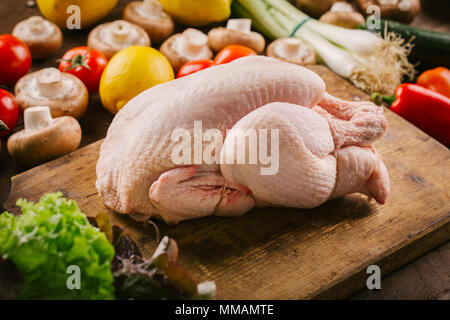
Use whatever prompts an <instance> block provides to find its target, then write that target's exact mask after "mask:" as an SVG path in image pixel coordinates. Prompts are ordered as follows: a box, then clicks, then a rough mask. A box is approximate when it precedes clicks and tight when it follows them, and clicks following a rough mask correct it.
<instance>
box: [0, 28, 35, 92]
mask: <svg viewBox="0 0 450 320" xmlns="http://www.w3.org/2000/svg"><path fill="white" fill-rule="evenodd" d="M30 67H31V53H30V50H29V49H28V47H27V45H26V44H25V43H23V42H22V41H21V40H19V39H17V38H16V37H14V36H12V35H10V34H2V35H0V84H5V85H7V84H13V83H15V82H17V80H19V79H20V78H22V77H23V76H24V75H26V74H27V72H28V70H30Z"/></svg>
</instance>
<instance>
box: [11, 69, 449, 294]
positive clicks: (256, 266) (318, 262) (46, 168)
mask: <svg viewBox="0 0 450 320" xmlns="http://www.w3.org/2000/svg"><path fill="white" fill-rule="evenodd" d="M312 69H313V70H314V71H316V72H317V73H319V74H320V75H321V76H322V78H323V79H324V80H325V82H326V84H327V90H328V91H329V92H330V93H332V94H334V95H336V96H338V97H341V98H344V99H349V100H359V99H364V98H367V97H366V95H365V94H364V93H362V92H361V91H359V90H357V89H356V88H354V87H353V86H351V85H350V84H349V83H348V82H346V81H345V80H343V79H341V78H339V77H338V76H336V75H335V74H334V73H332V72H331V71H329V70H328V69H327V68H325V67H323V66H314V67H312ZM387 117H388V121H389V129H388V132H387V135H386V136H385V137H384V138H383V139H382V141H381V142H380V143H378V145H377V148H378V149H379V151H380V152H381V154H382V155H383V159H384V161H385V163H386V166H387V168H388V170H389V172H390V176H391V183H392V196H391V198H390V200H389V201H388V203H387V204H386V205H384V206H380V205H377V204H375V203H373V202H368V201H367V198H366V197H365V196H361V195H352V196H349V197H346V198H343V199H338V200H333V201H330V202H328V203H326V204H324V205H322V206H320V207H318V208H315V209H312V210H298V209H281V208H262V209H256V210H252V211H251V212H250V213H248V214H246V215H244V216H243V217H239V218H221V217H206V218H201V219H196V220H190V221H185V222H182V223H180V224H178V225H176V226H172V227H170V226H167V225H166V224H165V223H164V222H158V226H159V228H160V230H161V233H162V234H164V235H165V234H167V235H169V236H171V237H173V238H174V239H175V240H176V241H177V242H178V244H179V246H180V256H181V258H180V263H181V264H182V265H183V266H184V267H186V269H187V270H188V271H190V272H191V273H192V274H193V275H194V277H195V278H196V279H198V280H207V279H214V280H215V281H216V283H217V286H218V298H223V299H304V298H344V297H348V296H350V295H351V294H353V293H355V292H356V291H357V290H359V289H361V288H363V287H364V286H365V284H366V278H367V275H366V273H365V270H366V268H367V267H368V266H369V265H372V264H377V265H379V266H380V267H381V270H382V272H383V274H387V273H389V272H392V271H393V270H395V269H396V268H398V267H399V266H401V265H403V264H405V263H407V262H409V261H411V260H412V259H414V258H416V257H417V256H419V255H422V254H424V253H425V252H427V251H429V250H430V249H432V248H434V247H435V246H437V245H439V244H440V243H443V242H445V241H447V240H448V239H449V237H450V193H449V190H450V188H449V185H450V172H449V170H446V169H448V168H449V167H450V152H449V151H448V149H447V148H445V147H444V146H442V145H441V144H439V143H437V142H436V141H434V140H433V139H431V138H429V137H428V136H426V135H425V134H424V133H422V132H421V131H420V130H418V129H416V128H415V127H414V126H412V125H410V124H408V123H407V122H406V121H405V120H403V119H401V118H400V117H398V116H397V115H395V114H394V113H392V112H390V111H387ZM100 144H101V141H99V142H96V143H94V144H91V145H89V146H88V147H85V148H83V149H81V150H78V151H76V152H74V153H72V154H70V155H68V156H65V157H62V158H60V159H57V160H55V161H53V162H50V163H47V164H44V165H42V166H40V167H37V168H34V169H32V170H29V171H27V172H25V173H22V174H20V175H18V176H16V177H14V178H13V180H12V191H11V195H10V197H9V198H8V200H7V201H6V203H5V207H6V208H7V209H8V210H10V211H11V212H15V213H17V208H15V207H14V203H15V202H16V200H17V198H18V197H24V198H27V199H30V200H38V199H39V197H41V196H42V195H43V194H44V193H46V192H51V191H57V190H60V191H62V192H63V193H64V195H65V196H67V197H69V198H72V199H75V200H76V201H77V202H78V204H79V206H80V208H81V210H82V211H83V212H84V213H86V214H87V215H89V216H92V215H96V214H98V213H100V212H108V213H109V214H110V215H111V216H112V219H113V221H114V222H115V223H117V224H120V225H122V226H124V227H127V228H130V229H131V230H132V231H133V233H134V234H135V235H136V237H137V240H138V243H139V244H140V246H141V247H142V249H143V251H144V253H145V254H146V255H151V253H152V251H153V250H154V248H155V245H156V241H155V236H154V231H153V229H152V227H148V226H147V227H146V226H142V225H140V224H138V223H136V222H134V221H132V220H131V219H130V218H128V217H127V216H123V215H119V214H116V213H114V212H112V211H111V210H109V209H107V208H106V207H105V206H104V204H103V202H102V200H101V199H100V197H99V196H98V195H97V192H96V189H95V179H96V176H95V164H96V160H97V157H98V152H99V146H100Z"/></svg>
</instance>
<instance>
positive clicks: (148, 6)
mask: <svg viewBox="0 0 450 320" xmlns="http://www.w3.org/2000/svg"><path fill="white" fill-rule="evenodd" d="M123 19H124V20H127V21H130V22H132V23H134V24H136V25H138V26H140V27H142V28H143V29H144V30H145V31H147V33H148V35H149V36H150V39H151V40H152V42H153V43H161V42H163V41H164V40H166V39H167V38H168V37H170V36H171V35H172V34H173V30H174V28H175V25H174V23H173V20H172V18H171V17H170V16H169V15H168V14H167V13H166V12H164V11H163V7H162V5H161V3H160V2H159V1H157V0H144V1H133V2H130V3H129V4H128V5H127V6H126V7H125V10H124V12H123Z"/></svg>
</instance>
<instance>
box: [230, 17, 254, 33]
mask: <svg viewBox="0 0 450 320" xmlns="http://www.w3.org/2000/svg"><path fill="white" fill-rule="evenodd" d="M251 27H252V20H251V19H230V20H228V22H227V29H229V30H235V31H239V32H242V33H250V30H251Z"/></svg>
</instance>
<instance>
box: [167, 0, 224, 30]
mask: <svg viewBox="0 0 450 320" xmlns="http://www.w3.org/2000/svg"><path fill="white" fill-rule="evenodd" d="M231 1H232V0H189V1H186V0H159V2H161V4H162V5H163V8H164V11H166V12H167V13H168V14H170V15H171V16H172V17H173V18H174V19H175V20H176V21H177V22H179V23H181V24H184V25H187V26H194V27H201V26H205V25H207V24H210V23H212V22H219V21H223V20H226V19H228V17H229V16H230V14H231Z"/></svg>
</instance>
